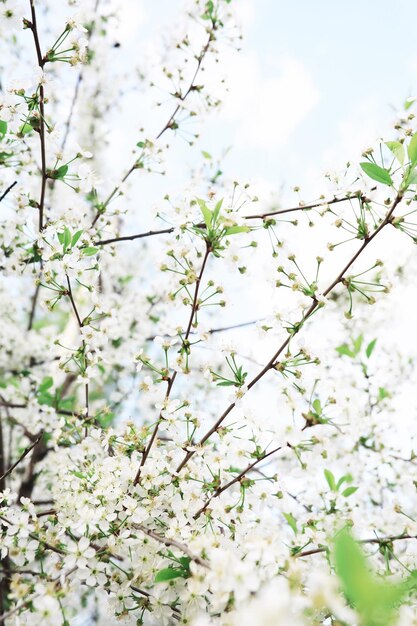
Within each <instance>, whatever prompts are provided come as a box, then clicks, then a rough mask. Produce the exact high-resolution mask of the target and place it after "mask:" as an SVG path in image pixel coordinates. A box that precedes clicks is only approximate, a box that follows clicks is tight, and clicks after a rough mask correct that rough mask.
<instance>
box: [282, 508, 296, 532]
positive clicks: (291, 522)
mask: <svg viewBox="0 0 417 626" xmlns="http://www.w3.org/2000/svg"><path fill="white" fill-rule="evenodd" d="M283 516H284V517H285V519H286V520H287V522H288V524H289V526H290V528H291V529H292V531H293V533H294V535H296V534H297V532H298V530H297V520H296V519H295V517H294V516H293V515H292V513H283Z"/></svg>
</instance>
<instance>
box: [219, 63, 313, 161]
mask: <svg viewBox="0 0 417 626" xmlns="http://www.w3.org/2000/svg"><path fill="white" fill-rule="evenodd" d="M262 65H264V63H261V61H260V60H259V58H258V56H257V55H256V53H254V52H250V53H241V54H239V55H233V56H231V57H229V59H228V66H229V67H228V68H227V74H228V76H229V79H228V80H229V87H230V93H229V95H228V96H227V98H226V100H225V106H224V109H223V115H222V117H224V119H225V120H228V121H230V120H233V121H234V123H235V124H236V126H237V128H236V140H235V143H236V145H237V146H245V147H248V146H249V147H252V148H261V149H272V148H276V147H282V146H283V145H285V144H286V142H287V141H288V139H289V137H290V136H291V135H292V133H293V132H294V131H295V129H296V128H297V127H298V126H299V125H300V123H301V122H302V121H303V119H304V118H305V117H306V116H307V114H308V113H309V112H310V111H311V110H312V109H313V107H314V106H315V105H316V104H317V103H318V101H319V92H318V89H317V87H316V86H315V84H314V81H313V77H312V76H311V74H310V73H309V71H308V69H307V68H306V66H305V65H304V64H303V63H302V62H301V61H300V60H298V59H295V58H291V57H288V56H285V57H282V58H281V59H279V60H278V61H277V62H276V63H275V66H276V67H277V71H276V72H274V73H273V75H269V76H265V75H264V74H265V72H264V71H263V70H262ZM223 68H224V64H223ZM269 73H270V72H269Z"/></svg>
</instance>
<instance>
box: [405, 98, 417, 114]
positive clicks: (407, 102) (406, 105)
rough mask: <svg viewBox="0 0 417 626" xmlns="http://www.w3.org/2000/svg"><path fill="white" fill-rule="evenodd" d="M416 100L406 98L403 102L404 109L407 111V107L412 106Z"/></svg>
mask: <svg viewBox="0 0 417 626" xmlns="http://www.w3.org/2000/svg"><path fill="white" fill-rule="evenodd" d="M416 100H417V98H412V97H410V98H407V100H406V101H405V102H404V109H405V110H406V111H408V109H409V108H410V107H411V106H413V104H414V102H415V101H416Z"/></svg>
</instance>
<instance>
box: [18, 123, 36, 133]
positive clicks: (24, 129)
mask: <svg viewBox="0 0 417 626" xmlns="http://www.w3.org/2000/svg"><path fill="white" fill-rule="evenodd" d="M32 130H33V128H32V126H31V125H30V124H28V123H27V122H25V123H24V124H22V126H21V127H20V128H19V132H18V134H19V135H20V136H21V137H22V136H23V135H28V134H29V133H31V132H32Z"/></svg>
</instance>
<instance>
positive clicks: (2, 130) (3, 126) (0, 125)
mask: <svg viewBox="0 0 417 626" xmlns="http://www.w3.org/2000/svg"><path fill="white" fill-rule="evenodd" d="M6 133H7V122H4V121H3V120H0V135H1V137H2V139H3V137H4V135H5V134H6Z"/></svg>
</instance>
